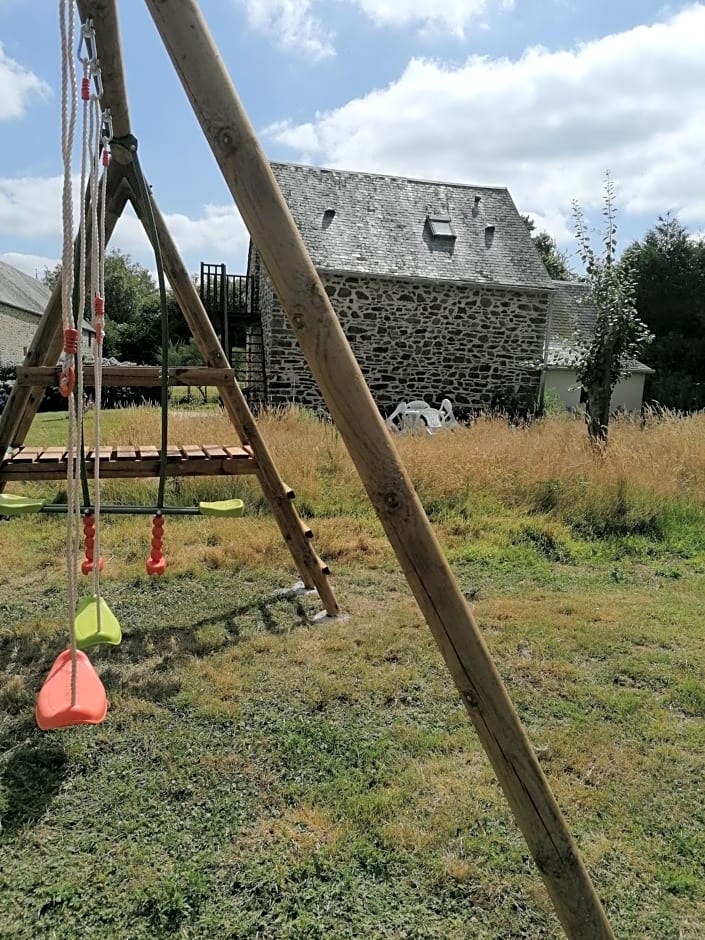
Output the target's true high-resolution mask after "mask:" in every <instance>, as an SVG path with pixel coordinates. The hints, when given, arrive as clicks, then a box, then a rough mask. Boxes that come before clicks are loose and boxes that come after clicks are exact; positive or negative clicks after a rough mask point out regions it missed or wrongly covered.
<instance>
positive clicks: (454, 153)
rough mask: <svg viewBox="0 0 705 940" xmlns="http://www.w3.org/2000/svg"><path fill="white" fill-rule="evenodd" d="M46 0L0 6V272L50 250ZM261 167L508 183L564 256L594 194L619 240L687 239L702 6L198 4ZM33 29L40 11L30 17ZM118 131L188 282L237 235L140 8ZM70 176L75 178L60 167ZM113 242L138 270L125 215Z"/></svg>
mask: <svg viewBox="0 0 705 940" xmlns="http://www.w3.org/2000/svg"><path fill="white" fill-rule="evenodd" d="M57 6H58V4H56V3H50V2H47V0H0V44H1V46H0V141H2V146H0V258H3V259H4V260H6V261H8V262H9V263H11V264H16V265H17V266H18V267H21V268H23V269H24V270H27V271H29V272H31V273H34V272H35V271H39V272H40V273H41V271H42V269H43V267H44V266H45V265H46V264H49V263H52V262H54V261H55V260H56V259H58V257H59V254H60V205H59V192H60V188H59V187H60V183H59V175H60V173H61V160H60V151H59V90H58V79H59V38H58V13H57ZM202 9H203V11H204V14H205V17H206V19H207V21H208V23H209V24H210V26H211V29H212V30H213V32H214V34H215V37H216V41H217V42H218V44H219V47H220V50H221V53H222V55H223V58H224V60H225V63H226V65H227V67H228V68H229V70H230V72H231V75H232V76H233V79H234V81H235V84H236V87H237V88H238V91H239V93H240V96H241V98H242V99H243V102H244V104H245V107H246V108H247V110H248V113H249V115H250V118H251V120H252V122H253V124H254V126H255V128H256V129H257V131H258V132H259V134H260V139H261V141H262V144H263V146H264V148H265V151H266V153H267V155H268V156H269V157H271V158H272V159H277V160H288V161H292V162H304V163H314V164H318V165H322V166H337V167H342V168H345V169H352V170H355V169H358V170H369V171H377V172H384V173H398V174H403V175H409V176H415V177H418V178H429V179H446V180H455V181H459V182H465V183H469V184H485V185H488V184H489V185H501V186H507V187H508V188H509V189H510V191H511V192H512V195H513V196H514V199H515V201H516V203H517V205H518V206H519V209H520V210H521V211H525V212H530V213H531V214H532V215H533V216H534V217H535V218H536V219H537V220H538V222H539V224H540V226H542V227H545V228H547V229H548V230H549V231H550V232H551V233H552V234H553V235H554V236H555V237H556V238H557V240H558V241H559V243H560V244H561V246H562V247H564V248H566V249H567V250H568V251H569V252H570V253H573V252H574V240H573V238H572V222H571V216H570V207H571V202H572V200H573V199H577V200H578V201H579V202H580V203H581V205H583V206H584V207H585V209H586V210H587V211H588V213H590V214H591V215H592V214H594V217H595V218H596V219H597V220H598V221H599V208H600V198H601V191H602V178H603V174H604V171H605V170H607V169H609V170H610V171H611V173H612V175H613V177H614V179H615V183H616V186H617V193H618V206H619V210H620V212H619V226H620V234H621V240H622V242H623V243H626V242H628V241H630V240H631V239H632V238H635V237H639V236H641V235H642V234H643V233H644V232H645V231H646V229H647V228H648V227H649V226H651V225H652V224H653V223H654V222H655V221H656V219H657V217H658V216H659V215H661V214H664V213H666V212H668V211H675V212H677V213H678V214H679V216H680V217H681V219H682V220H683V222H684V223H685V224H686V225H687V226H688V228H689V230H690V231H692V232H693V233H700V232H703V231H705V172H703V171H704V170H705V165H704V164H705V94H703V89H704V88H705V55H703V49H705V5H703V4H685V5H678V4H676V5H670V6H663V5H661V4H658V3H653V2H650V0H641V2H635V0H620V2H615V0H609V2H608V0H590V2H587V0H443V2H440V0H204V2H203V3H202ZM49 11H50V12H51V15H47V14H48V12H49ZM121 22H122V34H123V46H124V54H125V64H126V71H127V81H128V95H129V101H130V109H131V115H132V124H133V131H134V133H135V134H136V136H137V137H138V139H139V141H140V154H141V158H142V163H143V166H144V168H145V171H146V173H147V175H148V177H149V180H150V183H151V184H152V186H153V188H154V191H155V194H156V196H157V199H158V201H159V204H160V206H161V209H162V212H163V213H164V214H165V215H166V216H167V219H168V221H169V223H170V226H171V228H172V232H173V234H174V237H175V239H176V241H177V243H178V244H179V247H180V248H181V250H182V253H183V255H184V258H185V260H186V263H187V266H188V267H189V269H190V270H192V271H196V270H197V269H198V265H199V262H200V261H201V260H205V261H212V262H221V261H224V262H226V263H227V264H228V266H229V268H230V269H231V270H233V271H242V270H244V265H245V255H246V245H247V235H246V232H245V230H244V227H243V225H242V223H241V221H240V219H239V216H238V215H237V213H236V212H235V210H234V209H233V207H232V201H231V199H230V196H229V193H228V192H227V190H226V188H225V185H224V183H223V182H222V180H221V177H220V174H219V172H218V169H217V166H216V164H215V161H214V160H213V158H212V156H211V154H210V151H209V149H208V146H207V144H206V143H205V140H204V139H203V137H202V135H201V132H200V129H199V128H198V126H197V123H196V120H195V118H194V117H193V115H192V113H191V111H190V108H189V106H188V103H187V101H186V98H185V95H184V93H183V91H182V89H181V86H180V84H179V81H178V78H177V77H176V74H175V73H174V72H173V69H172V67H171V64H170V62H169V60H168V58H167V55H166V52H165V51H164V49H163V47H162V46H161V44H160V41H159V38H158V35H157V32H156V29H155V28H154V26H153V24H152V22H151V19H150V17H149V14H148V12H147V8H146V6H145V5H144V4H142V3H141V2H139V0H123V2H122V4H121ZM74 168H75V171H76V172H78V170H79V167H78V163H77V162H75V164H74ZM113 244H114V245H116V246H118V247H120V248H122V249H123V250H125V251H128V252H129V253H130V254H131V255H132V256H133V257H134V258H136V259H137V260H139V261H141V262H142V263H144V264H146V265H147V266H148V267H150V269H152V268H153V266H154V264H153V260H152V259H151V257H150V251H149V249H148V247H147V245H146V242H145V240H144V237H143V236H142V233H141V232H140V230H139V226H138V225H137V223H136V222H135V220H134V218H131V217H129V216H126V217H125V218H124V219H123V220H122V221H121V223H120V225H119V227H118V230H117V231H116V234H115V236H114V239H113Z"/></svg>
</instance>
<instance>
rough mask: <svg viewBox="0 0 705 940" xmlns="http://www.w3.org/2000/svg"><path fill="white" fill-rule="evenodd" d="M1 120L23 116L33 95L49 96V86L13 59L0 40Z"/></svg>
mask: <svg viewBox="0 0 705 940" xmlns="http://www.w3.org/2000/svg"><path fill="white" fill-rule="evenodd" d="M0 89H1V91H0V121H9V120H11V119H12V118H18V117H21V116H22V115H23V114H24V112H25V110H26V109H27V104H28V102H29V100H30V99H31V98H32V97H33V96H39V97H48V96H49V95H50V94H51V89H50V88H49V86H48V85H47V84H46V83H45V82H43V81H42V80H41V79H40V78H38V77H37V76H36V75H35V74H34V73H33V72H30V71H28V70H27V69H25V68H23V67H22V66H21V65H20V64H19V63H17V62H15V60H14V59H11V58H10V57H9V56H8V55H7V53H6V52H5V50H4V49H3V45H2V42H0Z"/></svg>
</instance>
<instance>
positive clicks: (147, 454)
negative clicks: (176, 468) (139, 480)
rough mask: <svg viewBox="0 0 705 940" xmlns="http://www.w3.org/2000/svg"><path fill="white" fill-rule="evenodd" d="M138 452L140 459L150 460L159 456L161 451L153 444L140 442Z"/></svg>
mask: <svg viewBox="0 0 705 940" xmlns="http://www.w3.org/2000/svg"><path fill="white" fill-rule="evenodd" d="M137 453H138V455H139V458H140V460H149V459H150V458H152V459H155V458H158V457H159V451H158V450H157V448H156V447H155V446H154V445H153V444H138V445H137Z"/></svg>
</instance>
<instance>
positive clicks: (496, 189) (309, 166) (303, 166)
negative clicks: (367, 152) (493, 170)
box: [269, 160, 509, 193]
mask: <svg viewBox="0 0 705 940" xmlns="http://www.w3.org/2000/svg"><path fill="white" fill-rule="evenodd" d="M269 163H270V166H281V167H289V168H294V169H300V170H318V171H319V172H322V173H339V174H340V175H341V176H367V177H370V178H371V177H381V178H382V179H387V180H398V181H399V182H403V183H420V184H422V185H424V186H429V185H432V186H451V187H453V188H454V189H482V190H485V191H486V192H492V193H508V192H509V188H508V187H507V186H487V185H484V184H482V183H454V182H451V181H450V180H429V179H421V177H415V176H403V175H401V174H399V173H378V172H376V171H373V170H342V169H340V168H338V167H331V166H316V165H315V164H313V163H289V162H287V161H285V160H270V161H269Z"/></svg>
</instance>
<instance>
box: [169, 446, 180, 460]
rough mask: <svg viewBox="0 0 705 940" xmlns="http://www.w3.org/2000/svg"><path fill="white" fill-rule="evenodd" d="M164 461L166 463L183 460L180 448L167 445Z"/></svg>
mask: <svg viewBox="0 0 705 940" xmlns="http://www.w3.org/2000/svg"><path fill="white" fill-rule="evenodd" d="M166 459H167V461H174V460H183V459H184V457H183V454H182V453H181V448H180V447H177V446H176V445H175V444H169V445H168V446H167V449H166Z"/></svg>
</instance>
